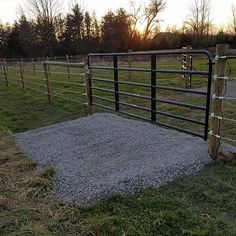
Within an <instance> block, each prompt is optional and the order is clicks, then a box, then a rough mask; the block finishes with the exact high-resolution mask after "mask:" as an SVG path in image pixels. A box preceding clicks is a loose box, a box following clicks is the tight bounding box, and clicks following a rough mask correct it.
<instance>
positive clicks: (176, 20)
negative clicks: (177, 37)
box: [0, 0, 234, 30]
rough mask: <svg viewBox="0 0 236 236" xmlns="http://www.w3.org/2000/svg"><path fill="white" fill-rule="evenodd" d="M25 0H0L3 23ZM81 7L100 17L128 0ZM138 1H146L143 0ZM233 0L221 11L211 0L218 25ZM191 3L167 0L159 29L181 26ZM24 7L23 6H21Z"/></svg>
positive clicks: (218, 1) (66, 4)
mask: <svg viewBox="0 0 236 236" xmlns="http://www.w3.org/2000/svg"><path fill="white" fill-rule="evenodd" d="M24 2H26V0H24V1H22V0H0V20H1V21H2V22H3V23H6V22H9V23H13V22H14V20H16V19H17V18H18V17H19V15H20V11H19V7H20V5H22V6H23V5H24ZM63 2H64V8H63V9H65V10H63V11H62V13H64V14H65V13H66V12H67V11H68V9H69V7H70V6H71V3H73V2H75V1H73V0H64V1H63ZM78 2H79V3H80V4H81V5H82V6H83V8H85V9H88V10H90V11H93V10H94V11H95V12H96V14H97V15H98V17H102V16H103V15H104V14H105V13H106V12H107V11H108V10H109V9H110V10H112V11H115V10H116V9H118V8H119V7H123V8H125V9H127V10H129V8H130V5H129V0H119V1H110V0H99V1H97V0H87V1H78ZM140 2H143V3H144V2H147V0H143V1H140ZM233 2H234V1H233V0H225V1H224V11H222V1H221V0H212V22H213V23H214V24H216V25H217V26H218V27H221V26H223V25H225V24H226V23H227V22H228V21H229V19H230V14H231V13H230V7H231V5H232V3H233ZM190 3H191V0H181V1H176V0H167V5H166V9H165V11H164V12H163V13H161V14H160V19H161V20H162V22H161V29H162V30H163V29H165V28H166V27H167V26H177V27H179V26H181V24H182V22H183V21H184V20H186V19H187V16H188V8H189V5H190ZM23 9H24V8H23ZM138 28H139V29H140V30H141V29H143V25H142V24H139V26H138Z"/></svg>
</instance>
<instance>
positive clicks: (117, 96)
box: [113, 55, 120, 111]
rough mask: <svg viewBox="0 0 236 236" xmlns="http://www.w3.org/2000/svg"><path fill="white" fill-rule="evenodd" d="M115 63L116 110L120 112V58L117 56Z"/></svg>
mask: <svg viewBox="0 0 236 236" xmlns="http://www.w3.org/2000/svg"><path fill="white" fill-rule="evenodd" d="M113 63H114V87H115V109H116V111H119V110H120V106H119V83H118V82H119V78H118V58H117V56H116V55H115V56H114V57H113Z"/></svg>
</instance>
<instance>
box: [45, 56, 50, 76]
mask: <svg viewBox="0 0 236 236" xmlns="http://www.w3.org/2000/svg"><path fill="white" fill-rule="evenodd" d="M46 61H49V57H46ZM47 66H48V70H47V71H48V75H49V76H51V69H50V65H49V64H48V65H47Z"/></svg>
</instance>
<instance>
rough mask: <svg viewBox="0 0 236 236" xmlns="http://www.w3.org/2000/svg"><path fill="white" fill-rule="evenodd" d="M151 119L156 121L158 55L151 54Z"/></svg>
mask: <svg viewBox="0 0 236 236" xmlns="http://www.w3.org/2000/svg"><path fill="white" fill-rule="evenodd" d="M151 71H152V72H151V120H152V122H155V121H156V55H155V54H152V55H151Z"/></svg>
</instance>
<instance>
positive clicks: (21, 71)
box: [20, 62, 25, 93]
mask: <svg viewBox="0 0 236 236" xmlns="http://www.w3.org/2000/svg"><path fill="white" fill-rule="evenodd" d="M20 79H21V86H22V89H23V92H24V93H25V81H24V65H23V63H22V62H21V63H20Z"/></svg>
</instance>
